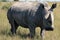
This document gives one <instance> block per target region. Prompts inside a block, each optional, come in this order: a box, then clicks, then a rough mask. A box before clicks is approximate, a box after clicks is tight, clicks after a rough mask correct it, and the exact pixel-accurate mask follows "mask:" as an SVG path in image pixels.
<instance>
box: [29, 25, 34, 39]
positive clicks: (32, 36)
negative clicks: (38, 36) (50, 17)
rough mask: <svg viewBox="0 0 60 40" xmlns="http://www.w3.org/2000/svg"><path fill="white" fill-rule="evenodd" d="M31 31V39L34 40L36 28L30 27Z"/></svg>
mask: <svg viewBox="0 0 60 40" xmlns="http://www.w3.org/2000/svg"><path fill="white" fill-rule="evenodd" d="M29 30H30V37H31V38H34V36H35V27H34V26H29Z"/></svg>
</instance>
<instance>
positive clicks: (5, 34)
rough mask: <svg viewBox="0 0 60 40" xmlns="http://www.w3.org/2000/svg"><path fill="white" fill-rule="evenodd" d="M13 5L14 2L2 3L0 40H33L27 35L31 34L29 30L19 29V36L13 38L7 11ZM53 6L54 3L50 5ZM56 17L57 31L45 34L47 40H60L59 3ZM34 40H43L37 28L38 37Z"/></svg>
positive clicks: (0, 9)
mask: <svg viewBox="0 0 60 40" xmlns="http://www.w3.org/2000/svg"><path fill="white" fill-rule="evenodd" d="M12 4H13V2H0V40H32V39H30V38H28V37H26V35H27V34H28V33H29V29H25V28H22V27H19V28H18V30H17V34H16V35H15V36H11V35H10V34H9V33H10V28H11V27H10V24H9V22H8V20H7V16H6V15H7V10H8V9H9V7H10V6H11V5H12ZM49 5H50V6H51V5H52V3H49ZM54 16H55V29H54V31H46V32H45V40H60V31H59V30H60V3H58V2H57V8H56V9H55V10H54ZM34 40H41V37H40V28H36V36H35V37H34Z"/></svg>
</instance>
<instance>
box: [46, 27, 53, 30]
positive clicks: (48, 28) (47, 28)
mask: <svg viewBox="0 0 60 40" xmlns="http://www.w3.org/2000/svg"><path fill="white" fill-rule="evenodd" d="M45 30H46V31H53V30H54V28H53V27H45Z"/></svg>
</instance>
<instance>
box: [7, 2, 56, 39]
mask: <svg viewBox="0 0 60 40" xmlns="http://www.w3.org/2000/svg"><path fill="white" fill-rule="evenodd" d="M55 8H56V3H53V4H52V6H51V7H50V6H48V4H47V3H41V2H36V3H35V2H17V3H15V4H13V5H12V6H11V7H10V8H9V9H8V12H7V18H8V20H9V23H10V24H11V32H12V34H14V33H16V30H17V28H18V26H21V27H24V28H29V30H30V35H31V37H34V35H35V28H36V27H40V28H41V32H40V35H41V37H42V38H43V37H44V31H45V30H46V31H53V30H54V16H53V10H54V9H55Z"/></svg>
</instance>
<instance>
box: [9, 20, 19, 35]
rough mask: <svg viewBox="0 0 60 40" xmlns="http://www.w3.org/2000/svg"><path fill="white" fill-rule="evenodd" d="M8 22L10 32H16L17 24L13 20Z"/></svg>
mask: <svg viewBox="0 0 60 40" xmlns="http://www.w3.org/2000/svg"><path fill="white" fill-rule="evenodd" d="M10 24H11V33H12V34H16V30H17V28H18V26H19V25H18V24H17V23H16V21H15V20H14V21H13V22H12V23H10Z"/></svg>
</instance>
